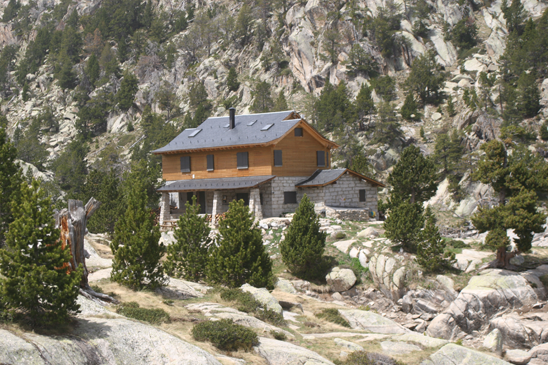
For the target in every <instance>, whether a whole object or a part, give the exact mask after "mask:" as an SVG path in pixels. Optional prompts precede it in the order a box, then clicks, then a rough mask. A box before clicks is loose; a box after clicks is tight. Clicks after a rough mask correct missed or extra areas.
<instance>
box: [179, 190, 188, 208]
mask: <svg viewBox="0 0 548 365" xmlns="http://www.w3.org/2000/svg"><path fill="white" fill-rule="evenodd" d="M185 203H186V193H181V192H178V193H177V204H178V205H177V208H179V209H185Z"/></svg>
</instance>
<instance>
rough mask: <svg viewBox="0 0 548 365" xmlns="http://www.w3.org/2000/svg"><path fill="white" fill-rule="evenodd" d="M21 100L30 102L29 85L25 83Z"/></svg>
mask: <svg viewBox="0 0 548 365" xmlns="http://www.w3.org/2000/svg"><path fill="white" fill-rule="evenodd" d="M21 98H22V99H23V101H24V102H27V101H29V84H28V83H26V82H25V85H23V91H22V92H21Z"/></svg>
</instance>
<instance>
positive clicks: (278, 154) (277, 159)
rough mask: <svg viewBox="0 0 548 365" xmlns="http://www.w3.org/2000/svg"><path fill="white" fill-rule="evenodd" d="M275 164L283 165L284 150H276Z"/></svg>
mask: <svg viewBox="0 0 548 365" xmlns="http://www.w3.org/2000/svg"><path fill="white" fill-rule="evenodd" d="M274 166H282V150H274Z"/></svg>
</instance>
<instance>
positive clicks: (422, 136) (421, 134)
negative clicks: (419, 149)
mask: <svg viewBox="0 0 548 365" xmlns="http://www.w3.org/2000/svg"><path fill="white" fill-rule="evenodd" d="M419 135H420V136H421V138H422V140H423V141H425V142H426V134H425V133H424V127H423V126H421V129H420V131H419Z"/></svg>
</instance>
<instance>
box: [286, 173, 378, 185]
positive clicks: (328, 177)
mask: <svg viewBox="0 0 548 365" xmlns="http://www.w3.org/2000/svg"><path fill="white" fill-rule="evenodd" d="M345 173H349V174H352V175H354V176H356V177H358V178H360V179H363V180H366V181H367V182H369V183H371V184H373V185H376V186H378V187H384V184H382V183H380V182H378V181H376V180H374V179H372V178H370V177H367V176H365V175H362V174H358V173H357V172H355V171H352V170H350V169H331V170H316V171H315V172H314V173H313V174H312V175H311V176H310V177H309V178H307V179H305V180H303V181H301V182H298V183H297V184H295V186H296V187H299V188H306V187H313V186H325V185H329V184H332V183H334V182H335V181H337V180H338V179H340V178H341V176H343V175H344V174H345Z"/></svg>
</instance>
